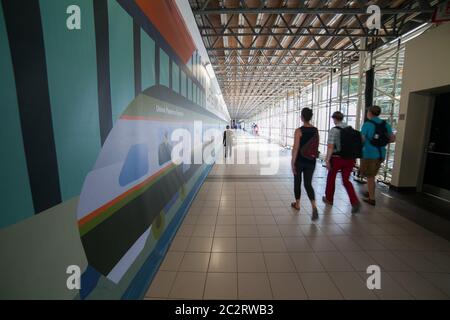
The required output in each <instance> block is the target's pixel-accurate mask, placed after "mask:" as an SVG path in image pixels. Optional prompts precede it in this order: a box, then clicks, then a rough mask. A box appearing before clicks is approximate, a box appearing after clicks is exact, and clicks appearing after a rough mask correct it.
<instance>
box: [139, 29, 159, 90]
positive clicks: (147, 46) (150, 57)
mask: <svg viewBox="0 0 450 320" xmlns="http://www.w3.org/2000/svg"><path fill="white" fill-rule="evenodd" d="M141 63H142V65H141V67H142V88H143V89H144V90H145V89H148V88H150V87H152V86H154V85H155V84H156V75H155V74H156V73H155V41H153V39H152V38H150V37H149V36H148V34H147V33H146V32H145V31H144V30H141Z"/></svg>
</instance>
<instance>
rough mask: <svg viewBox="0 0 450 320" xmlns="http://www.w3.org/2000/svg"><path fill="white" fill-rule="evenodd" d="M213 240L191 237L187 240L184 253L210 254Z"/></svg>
mask: <svg viewBox="0 0 450 320" xmlns="http://www.w3.org/2000/svg"><path fill="white" fill-rule="evenodd" d="M212 242H213V238H207V237H192V238H190V240H189V245H188V246H187V249H186V252H211V246H212Z"/></svg>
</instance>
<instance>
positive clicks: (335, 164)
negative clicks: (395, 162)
mask: <svg viewBox="0 0 450 320" xmlns="http://www.w3.org/2000/svg"><path fill="white" fill-rule="evenodd" d="M332 119H333V122H334V125H335V127H334V128H331V130H330V132H329V134H328V148H327V156H326V164H327V169H328V177H327V187H326V190H325V196H324V197H323V198H322V199H323V201H324V202H325V203H326V204H328V205H333V200H334V191H335V186H336V176H337V174H338V172H339V171H340V172H341V174H342V183H343V184H344V187H345V190H346V191H347V194H348V197H349V198H350V203H351V205H352V213H357V212H358V211H359V209H360V202H359V199H358V197H357V195H356V192H355V188H353V185H352V183H351V182H350V180H349V179H350V174H351V173H352V171H353V168H354V166H355V163H356V159H357V158H359V157H361V151H362V140H361V134H360V133H359V131H356V130H354V129H353V128H351V127H349V126H347V124H346V123H344V122H343V120H344V115H343V114H342V112H339V111H336V112H335V113H333V116H332Z"/></svg>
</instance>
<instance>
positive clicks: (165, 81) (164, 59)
mask: <svg viewBox="0 0 450 320" xmlns="http://www.w3.org/2000/svg"><path fill="white" fill-rule="evenodd" d="M169 63H170V60H169V56H168V55H167V53H165V52H164V50H163V49H159V72H160V80H159V84H160V85H162V86H166V87H168V88H169V79H170V78H169Z"/></svg>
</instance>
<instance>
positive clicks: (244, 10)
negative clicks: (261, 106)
mask: <svg viewBox="0 0 450 320" xmlns="http://www.w3.org/2000/svg"><path fill="white" fill-rule="evenodd" d="M433 12H434V10H433V9H431V8H428V9H427V8H414V9H411V8H397V9H393V8H382V9H381V14H382V15H386V14H389V15H393V14H413V13H433ZM193 13H194V15H197V16H202V15H210V14H312V15H317V14H342V15H358V14H361V15H369V13H367V9H366V8H304V7H303V8H286V7H285V8H216V9H204V10H202V9H196V10H193ZM370 14H371V13H370Z"/></svg>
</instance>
